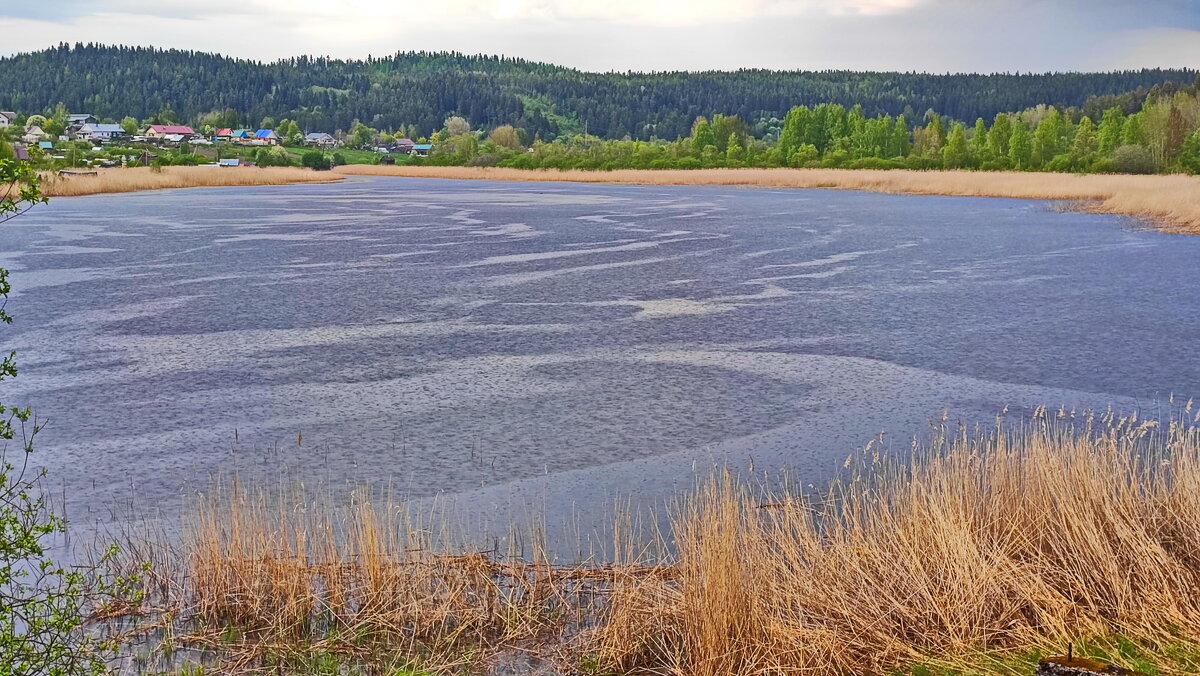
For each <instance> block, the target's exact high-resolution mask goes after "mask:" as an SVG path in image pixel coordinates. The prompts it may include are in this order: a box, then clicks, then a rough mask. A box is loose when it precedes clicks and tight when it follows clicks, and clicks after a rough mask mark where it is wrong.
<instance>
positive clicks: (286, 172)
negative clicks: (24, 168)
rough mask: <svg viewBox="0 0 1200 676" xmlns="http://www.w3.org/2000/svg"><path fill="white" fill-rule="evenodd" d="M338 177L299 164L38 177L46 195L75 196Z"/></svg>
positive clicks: (323, 180) (105, 171)
mask: <svg viewBox="0 0 1200 676" xmlns="http://www.w3.org/2000/svg"><path fill="white" fill-rule="evenodd" d="M339 180H341V177H340V176H334V175H331V174H330V173H329V172H317V171H313V170H311V169H302V168H299V167H225V168H218V167H182V166H180V167H161V168H154V167H130V168H120V169H100V170H97V172H96V174H95V175H86V174H78V175H73V176H60V175H58V174H45V175H43V176H42V179H41V181H42V182H41V188H42V194H44V195H46V196H48V197H78V196H81V195H97V194H101V193H117V192H137V191H141V190H163V189H166V188H198V187H213V186H260V185H284V184H289V183H329V182H331V181H339Z"/></svg>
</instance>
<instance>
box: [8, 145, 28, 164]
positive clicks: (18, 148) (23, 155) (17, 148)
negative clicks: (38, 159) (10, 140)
mask: <svg viewBox="0 0 1200 676" xmlns="http://www.w3.org/2000/svg"><path fill="white" fill-rule="evenodd" d="M12 149H13V159H14V160H16V161H18V162H28V161H29V150H27V149H26V148H25V146H23V145H20V144H18V143H14V144H13V147H12Z"/></svg>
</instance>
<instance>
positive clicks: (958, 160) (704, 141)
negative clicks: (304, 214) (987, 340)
mask: <svg viewBox="0 0 1200 676" xmlns="http://www.w3.org/2000/svg"><path fill="white" fill-rule="evenodd" d="M1112 102H1113V101H1109V103H1112ZM1084 110H1085V108H1066V109H1063V108H1058V107H1054V106H1047V105H1037V106H1033V107H1030V108H1026V109H1024V110H1021V111H1017V112H1010V113H998V114H996V115H995V116H994V117H992V118H991V119H990V120H987V119H984V118H982V117H980V118H977V119H976V120H975V121H974V123H970V124H968V123H966V122H963V121H959V120H954V119H952V118H950V117H948V116H944V115H942V114H940V113H937V112H934V111H928V112H927V113H926V114H925V115H923V116H920V117H918V118H915V119H910V118H909V117H908V116H907V115H904V114H901V115H898V116H892V115H889V114H886V113H885V114H881V115H876V116H873V117H868V116H867V115H866V113H865V112H864V110H863V107H862V106H853V107H851V108H847V107H845V106H842V105H840V104H836V103H824V104H820V105H817V106H813V107H808V106H795V107H793V108H792V109H791V110H789V111H788V112H787V114H786V115H784V117H783V119H781V120H780V119H775V118H772V119H771V120H768V121H766V123H765V126H764V123H763V122H761V121H760V123H759V124H757V125H751V124H748V123H746V122H745V121H744V120H742V119H741V118H740V117H739V116H737V115H723V114H717V115H713V116H711V117H706V116H701V117H698V118H696V120H694V122H693V124H692V128H691V130H690V131H689V133H688V135H687V136H684V137H681V138H679V139H676V140H674V141H641V140H633V139H621V140H618V139H602V138H599V137H597V136H595V135H585V134H577V135H572V136H566V137H560V138H557V139H555V140H553V141H543V140H541V139H536V138H532V136H531V134H530V133H529V131H528V130H525V129H520V128H516V127H513V126H511V125H501V126H499V127H495V128H493V129H491V130H488V129H487V128H473V127H472V126H471V125H470V123H469V122H468V121H467V120H465V119H463V118H461V117H457V116H456V117H451V118H448V119H447V120H446V121H445V123H444V125H443V127H442V129H440V130H439V131H437V132H435V133H434V134H433V135H432V136H431V138H430V139H429V140H430V141H432V142H433V144H434V152H433V153H432V155H430V156H429V157H427V158H423V157H407V158H402V159H401V162H403V163H408V164H434V165H466V166H502V167H512V168H521V169H599V170H607V169H625V168H634V169H700V168H715V167H797V168H846V169H978V170H986V171H1001V170H1012V171H1053V172H1078V173H1141V174H1148V173H1158V172H1180V171H1182V172H1187V173H1193V174H1195V173H1200V91H1198V88H1197V87H1195V86H1193V87H1187V88H1181V89H1177V90H1172V91H1169V92H1168V91H1166V90H1159V91H1156V92H1154V93H1151V94H1149V95H1147V96H1146V97H1145V98H1144V99H1143V100H1142V102H1141V105H1140V106H1138V107H1137V108H1136V110H1134V111H1133V112H1129V113H1127V112H1126V107H1123V106H1121V105H1112V106H1110V107H1108V108H1105V109H1099V110H1097V111H1096V112H1095V113H1094V115H1095V119H1093V117H1092V116H1091V115H1088V114H1086V113H1085V112H1084ZM764 129H765V131H764ZM390 138H391V135H390V134H388V133H387V132H380V131H378V130H375V129H373V128H370V127H367V126H366V125H363V124H362V123H358V124H357V125H356V126H355V129H354V132H353V133H352V134H351V135H350V136H349V137H347V140H348V141H353V140H355V139H358V140H362V141H363V142H364V143H366V144H368V145H369V144H371V143H375V142H381V141H380V139H385V140H386V139H390Z"/></svg>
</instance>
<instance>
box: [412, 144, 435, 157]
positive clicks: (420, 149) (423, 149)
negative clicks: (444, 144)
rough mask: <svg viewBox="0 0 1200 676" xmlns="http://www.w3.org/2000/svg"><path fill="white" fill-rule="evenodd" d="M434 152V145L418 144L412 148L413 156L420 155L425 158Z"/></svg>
mask: <svg viewBox="0 0 1200 676" xmlns="http://www.w3.org/2000/svg"><path fill="white" fill-rule="evenodd" d="M432 150H433V144H432V143H418V144H416V145H414V146H413V148H412V154H413V155H420V156H421V157H425V156H427V155H429V153H430V152H431V151H432Z"/></svg>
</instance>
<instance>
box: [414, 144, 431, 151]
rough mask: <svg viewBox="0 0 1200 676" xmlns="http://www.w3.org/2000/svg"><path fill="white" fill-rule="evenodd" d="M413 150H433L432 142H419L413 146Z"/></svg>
mask: <svg viewBox="0 0 1200 676" xmlns="http://www.w3.org/2000/svg"><path fill="white" fill-rule="evenodd" d="M413 150H433V144H432V143H418V144H416V145H415V146H413Z"/></svg>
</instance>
